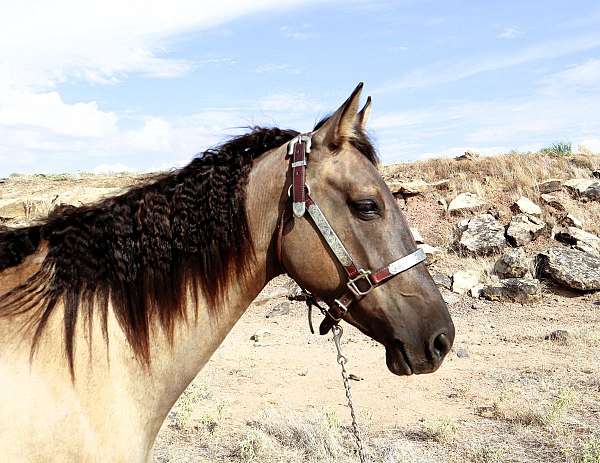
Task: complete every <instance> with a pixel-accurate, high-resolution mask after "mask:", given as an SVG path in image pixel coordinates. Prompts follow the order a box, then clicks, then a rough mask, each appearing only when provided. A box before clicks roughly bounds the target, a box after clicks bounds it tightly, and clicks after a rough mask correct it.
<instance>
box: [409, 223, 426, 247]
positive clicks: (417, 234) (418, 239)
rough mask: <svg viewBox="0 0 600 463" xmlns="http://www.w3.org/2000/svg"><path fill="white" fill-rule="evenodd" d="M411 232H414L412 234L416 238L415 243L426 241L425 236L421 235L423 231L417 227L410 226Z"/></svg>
mask: <svg viewBox="0 0 600 463" xmlns="http://www.w3.org/2000/svg"><path fill="white" fill-rule="evenodd" d="M410 233H411V234H412V236H413V238H414V240H415V243H417V244H422V243H424V242H425V241H423V237H422V236H421V232H419V230H418V229H417V228H413V227H410Z"/></svg>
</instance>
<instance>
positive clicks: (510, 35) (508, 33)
mask: <svg viewBox="0 0 600 463" xmlns="http://www.w3.org/2000/svg"><path fill="white" fill-rule="evenodd" d="M521 35H523V32H522V31H521V30H520V29H519V28H518V27H507V28H506V29H504V30H503V31H502V32H500V33H499V34H498V36H497V37H498V38H499V39H515V38H517V37H519V36H521Z"/></svg>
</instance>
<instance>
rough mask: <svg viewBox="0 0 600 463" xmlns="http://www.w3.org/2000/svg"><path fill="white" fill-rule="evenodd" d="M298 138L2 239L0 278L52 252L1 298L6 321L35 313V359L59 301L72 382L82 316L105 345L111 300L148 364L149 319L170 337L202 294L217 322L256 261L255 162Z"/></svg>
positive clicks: (257, 134) (252, 138)
mask: <svg viewBox="0 0 600 463" xmlns="http://www.w3.org/2000/svg"><path fill="white" fill-rule="evenodd" d="M296 135H297V132H295V131H291V130H280V129H277V128H272V129H265V128H259V127H256V128H254V129H252V131H251V132H250V133H248V134H246V135H242V136H240V137H237V138H233V139H232V140H230V141H229V142H227V143H225V144H223V145H221V146H220V147H218V148H215V149H210V150H208V151H206V152H204V153H202V154H201V155H199V156H197V157H196V158H195V159H194V160H193V161H192V162H191V163H190V164H189V165H187V166H186V167H184V168H182V169H181V170H179V171H175V172H172V173H170V174H166V175H160V176H157V177H155V178H153V179H151V180H149V181H148V182H147V183H146V184H144V185H142V186H139V187H135V188H133V189H131V190H129V191H127V192H126V193H124V194H122V195H120V196H116V197H113V198H109V199H106V200H103V201H101V202H99V203H97V204H94V205H91V206H83V207H72V206H69V207H62V208H58V209H57V210H55V211H54V212H53V213H51V214H50V216H49V217H48V219H47V220H45V221H44V222H43V223H40V224H36V225H34V226H32V227H28V228H22V229H6V228H4V229H0V271H2V270H5V269H7V268H9V267H13V266H15V265H19V264H21V263H22V262H23V260H24V259H25V258H26V257H27V256H28V255H31V254H33V253H34V252H35V251H36V249H37V248H38V246H39V244H40V243H41V242H42V241H47V245H48V250H47V255H46V257H45V260H44V262H43V264H42V266H41V268H40V270H39V271H38V272H37V273H36V274H34V275H33V276H32V277H31V278H29V279H28V280H27V281H26V282H24V283H23V284H22V285H20V286H18V287H16V288H14V289H12V290H11V291H9V292H8V293H6V294H3V295H0V317H9V316H14V315H18V314H22V313H25V312H31V316H30V318H29V320H30V321H29V325H28V326H29V327H31V328H33V329H35V331H34V335H33V344H32V356H33V354H34V353H35V348H36V345H37V343H38V341H39V338H40V335H41V334H42V332H43V330H44V327H45V325H46V323H47V321H48V319H49V317H50V315H51V314H52V313H53V311H54V309H55V308H56V306H57V303H58V302H59V301H60V300H61V299H62V300H63V301H64V306H65V309H64V330H65V331H64V338H65V350H66V355H67V359H68V361H69V367H70V368H71V372H73V349H74V346H73V338H74V334H75V327H76V324H77V319H78V316H79V314H80V312H81V315H82V317H83V319H84V321H85V322H87V328H88V332H90V333H91V324H92V319H93V312H94V310H95V311H97V312H99V314H100V317H101V319H102V323H103V326H102V329H103V332H104V336H105V338H106V339H107V327H106V323H107V316H108V304H109V300H110V302H111V303H112V306H113V310H114V314H115V316H116V318H117V320H118V322H119V323H120V325H121V327H122V328H123V330H124V332H125V334H126V336H127V339H128V341H129V343H130V344H131V346H132V348H133V350H134V352H135V354H136V355H137V356H138V357H139V358H140V359H142V360H143V361H145V362H146V363H147V362H148V361H149V326H150V321H151V319H153V318H155V317H156V318H157V319H158V320H159V321H160V324H161V325H162V327H163V328H164V329H165V331H166V333H167V334H168V335H172V331H173V325H174V321H175V320H176V319H178V318H180V317H182V316H183V315H184V308H185V304H184V303H185V300H186V298H187V296H188V294H190V295H191V296H192V298H193V299H194V302H197V299H198V288H200V290H201V291H202V294H203V296H204V297H205V298H206V299H207V300H208V302H209V310H210V311H211V312H213V313H215V312H217V311H218V309H219V306H220V301H221V298H222V297H223V294H224V291H225V289H226V287H227V284H228V283H229V282H230V281H232V280H233V279H235V280H239V279H240V278H243V277H244V273H245V270H246V268H247V266H248V263H249V262H250V260H251V259H252V257H253V247H252V243H251V242H250V236H249V232H248V224H247V218H246V212H245V206H244V202H245V187H246V183H247V179H248V173H249V172H250V169H251V165H252V161H253V160H254V159H255V158H256V157H257V156H259V155H260V154H263V153H265V152H266V151H269V150H271V149H273V148H276V147H278V146H281V145H283V144H284V143H286V142H287V141H289V140H291V139H292V138H293V137H294V136H296ZM107 340H108V339H107Z"/></svg>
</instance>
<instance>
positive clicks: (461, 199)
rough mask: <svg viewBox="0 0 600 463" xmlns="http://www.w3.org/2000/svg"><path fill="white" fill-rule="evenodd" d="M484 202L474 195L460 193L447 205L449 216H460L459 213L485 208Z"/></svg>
mask: <svg viewBox="0 0 600 463" xmlns="http://www.w3.org/2000/svg"><path fill="white" fill-rule="evenodd" d="M485 204H486V202H485V201H484V200H483V199H481V198H480V197H479V196H478V195H476V194H475V193H468V192H467V193H461V194H459V195H458V196H457V197H456V198H454V199H453V200H452V201H450V204H449V205H448V212H449V213H450V214H460V213H461V212H466V211H472V210H475V209H479V208H480V207H483V206H485Z"/></svg>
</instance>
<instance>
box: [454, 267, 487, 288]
mask: <svg viewBox="0 0 600 463" xmlns="http://www.w3.org/2000/svg"><path fill="white" fill-rule="evenodd" d="M480 278H481V272H479V271H477V270H459V271H458V272H456V273H455V274H454V275H452V291H454V292H455V293H456V294H465V293H466V292H467V291H469V290H470V289H471V288H472V287H473V286H476V285H477V284H478V283H479V279H480Z"/></svg>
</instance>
